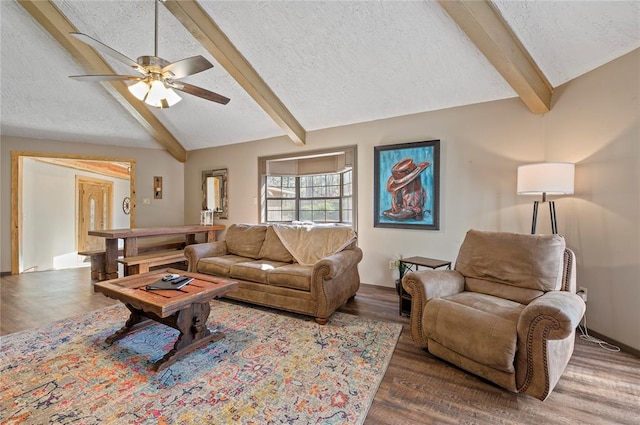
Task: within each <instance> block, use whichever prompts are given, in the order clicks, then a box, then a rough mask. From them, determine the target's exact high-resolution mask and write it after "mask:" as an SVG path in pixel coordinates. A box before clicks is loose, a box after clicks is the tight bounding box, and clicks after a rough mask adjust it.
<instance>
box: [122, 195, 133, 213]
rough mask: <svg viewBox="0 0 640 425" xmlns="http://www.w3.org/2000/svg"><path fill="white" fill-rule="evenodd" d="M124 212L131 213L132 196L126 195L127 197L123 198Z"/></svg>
mask: <svg viewBox="0 0 640 425" xmlns="http://www.w3.org/2000/svg"><path fill="white" fill-rule="evenodd" d="M122 212H124V213H125V214H127V215H129V214H131V198H129V197H128V196H125V198H124V199H123V200H122Z"/></svg>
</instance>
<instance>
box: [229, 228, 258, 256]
mask: <svg viewBox="0 0 640 425" xmlns="http://www.w3.org/2000/svg"><path fill="white" fill-rule="evenodd" d="M266 231H267V226H264V225H259V224H232V225H231V226H229V229H228V230H227V233H226V234H225V237H224V238H225V241H226V242H227V251H228V252H229V254H235V255H239V256H241V257H249V258H254V259H257V258H260V256H259V254H260V249H261V248H262V244H263V242H264V237H265V233H266Z"/></svg>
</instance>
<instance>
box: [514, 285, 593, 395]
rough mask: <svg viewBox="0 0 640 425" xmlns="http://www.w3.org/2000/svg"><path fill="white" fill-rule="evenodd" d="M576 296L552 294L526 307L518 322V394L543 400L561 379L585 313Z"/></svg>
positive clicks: (543, 296)
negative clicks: (523, 393) (576, 331)
mask: <svg viewBox="0 0 640 425" xmlns="http://www.w3.org/2000/svg"><path fill="white" fill-rule="evenodd" d="M585 309H586V307H585V303H584V301H582V298H580V297H579V296H578V295H576V294H572V293H570V292H566V291H551V292H547V293H546V294H544V295H542V296H541V297H539V298H536V299H535V300H533V301H532V302H531V303H529V305H527V306H526V307H525V308H524V310H523V311H522V313H521V314H520V318H519V319H518V325H517V332H518V354H517V356H516V362H517V365H516V381H517V382H516V384H517V387H518V391H521V392H526V393H528V394H529V395H531V396H533V397H537V398H539V399H540V400H544V399H545V398H546V397H547V396H548V395H549V394H550V393H551V391H552V390H553V387H555V385H556V383H557V382H558V380H559V379H560V376H561V375H562V372H563V371H564V369H565V367H566V365H567V363H568V362H569V359H570V358H571V355H572V354H573V346H574V340H575V329H576V327H577V326H578V324H579V323H580V320H581V319H582V316H583V314H584V312H585Z"/></svg>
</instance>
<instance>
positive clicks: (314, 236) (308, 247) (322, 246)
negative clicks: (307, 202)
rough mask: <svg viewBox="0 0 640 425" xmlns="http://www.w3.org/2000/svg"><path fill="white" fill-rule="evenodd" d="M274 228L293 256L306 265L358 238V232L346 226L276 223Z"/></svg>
mask: <svg viewBox="0 0 640 425" xmlns="http://www.w3.org/2000/svg"><path fill="white" fill-rule="evenodd" d="M273 230H275V232H276V234H277V235H278V237H279V238H280V241H281V242H282V244H283V245H284V246H285V248H287V250H289V252H290V253H291V255H292V256H293V258H295V259H296V261H297V262H298V263H300V264H302V265H304V266H312V265H314V264H315V263H317V262H318V261H319V260H321V259H323V258H324V257H328V256H330V255H333V254H335V253H337V252H340V251H342V250H343V249H344V248H345V247H347V246H349V244H351V243H352V242H353V241H354V240H356V232H354V231H353V229H352V228H350V227H345V226H333V225H332V226H325V225H286V224H274V225H273Z"/></svg>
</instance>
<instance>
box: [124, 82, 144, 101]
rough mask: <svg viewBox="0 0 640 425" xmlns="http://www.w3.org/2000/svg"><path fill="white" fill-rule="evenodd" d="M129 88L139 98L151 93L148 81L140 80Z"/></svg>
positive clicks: (141, 98)
mask: <svg viewBox="0 0 640 425" xmlns="http://www.w3.org/2000/svg"><path fill="white" fill-rule="evenodd" d="M127 88H128V89H129V91H130V92H131V94H132V95H134V96H135V97H136V98H137V99H139V100H144V98H145V97H147V93H149V84H147V82H146V81H138V82H137V83H135V84H132V85H130V86H129V87H127Z"/></svg>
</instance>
